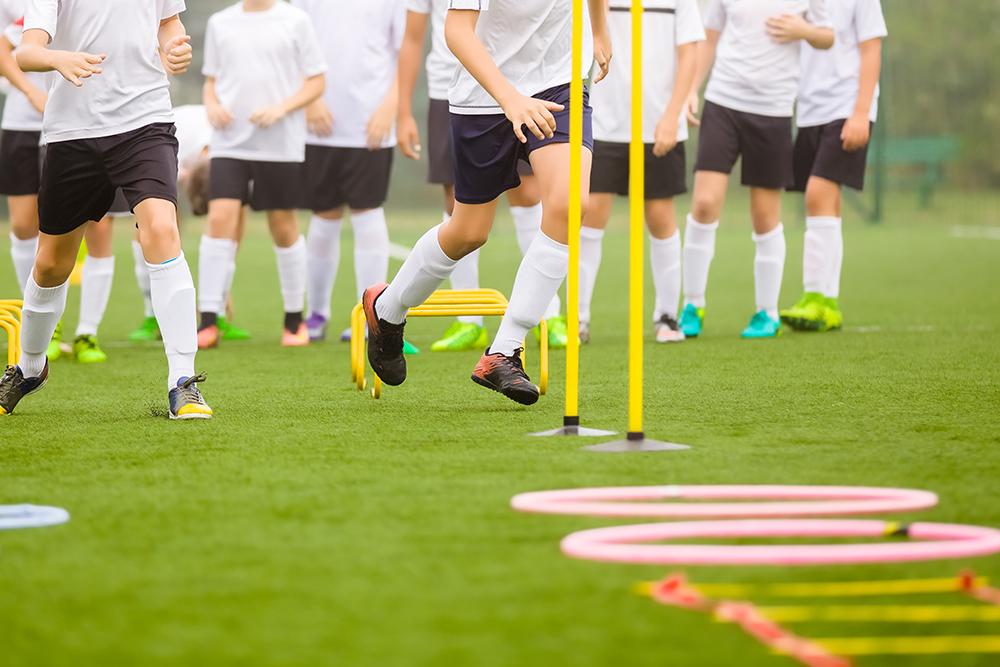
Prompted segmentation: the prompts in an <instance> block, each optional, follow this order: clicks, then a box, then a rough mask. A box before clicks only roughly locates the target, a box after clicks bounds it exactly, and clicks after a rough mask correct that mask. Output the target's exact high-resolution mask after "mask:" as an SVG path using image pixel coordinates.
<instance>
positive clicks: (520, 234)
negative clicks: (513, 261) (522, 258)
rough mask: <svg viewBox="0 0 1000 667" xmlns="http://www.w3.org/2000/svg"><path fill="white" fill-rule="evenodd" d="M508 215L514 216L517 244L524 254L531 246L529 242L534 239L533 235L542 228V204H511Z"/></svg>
mask: <svg viewBox="0 0 1000 667" xmlns="http://www.w3.org/2000/svg"><path fill="white" fill-rule="evenodd" d="M510 215H511V217H512V218H514V233H515V234H516V235H517V245H518V246H520V247H521V254H522V255H525V254H527V252H528V248H530V247H531V242H532V241H534V240H535V235H536V234H538V232H539V231H540V230H541V228H542V205H541V204H535V205H534V206H511V207H510Z"/></svg>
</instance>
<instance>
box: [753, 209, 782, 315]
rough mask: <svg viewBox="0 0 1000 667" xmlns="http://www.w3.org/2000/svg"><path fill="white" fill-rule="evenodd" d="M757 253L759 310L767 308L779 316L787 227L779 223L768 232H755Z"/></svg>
mask: <svg viewBox="0 0 1000 667" xmlns="http://www.w3.org/2000/svg"><path fill="white" fill-rule="evenodd" d="M753 242H754V243H755V244H756V245H757V254H756V256H755V257H754V262H753V277H754V291H755V294H756V297H757V310H758V311H760V310H766V311H767V314H768V315H770V316H771V317H773V318H775V319H777V318H778V299H779V298H780V297H781V277H782V275H783V274H784V272H785V227H784V225H782V224H780V223H779V224H778V226H777V227H775V228H774V229H772V230H771V231H769V232H768V233H766V234H754V235H753Z"/></svg>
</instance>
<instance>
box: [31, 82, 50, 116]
mask: <svg viewBox="0 0 1000 667" xmlns="http://www.w3.org/2000/svg"><path fill="white" fill-rule="evenodd" d="M27 98H28V101H29V102H31V106H32V107H34V109H35V111H37V112H38V113H45V105H46V104H48V102H49V95H48V93H46V92H45V91H44V90H41V89H39V88H34V87H32V89H31V91H30V92H29V93H28V95H27Z"/></svg>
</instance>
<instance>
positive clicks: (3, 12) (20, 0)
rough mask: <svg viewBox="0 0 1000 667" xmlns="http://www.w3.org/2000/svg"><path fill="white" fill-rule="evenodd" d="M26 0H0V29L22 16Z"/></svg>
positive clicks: (26, 3) (26, 4)
mask: <svg viewBox="0 0 1000 667" xmlns="http://www.w3.org/2000/svg"><path fill="white" fill-rule="evenodd" d="M27 7H28V0H0V30H3V29H4V28H6V27H7V26H9V25H10V24H12V23H14V22H15V21H20V20H21V19H22V18H24V10H25V9H27Z"/></svg>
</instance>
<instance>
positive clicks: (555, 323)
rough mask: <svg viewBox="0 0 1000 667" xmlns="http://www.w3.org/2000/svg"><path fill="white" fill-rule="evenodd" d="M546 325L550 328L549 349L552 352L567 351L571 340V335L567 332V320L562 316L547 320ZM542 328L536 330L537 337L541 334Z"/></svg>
mask: <svg viewBox="0 0 1000 667" xmlns="http://www.w3.org/2000/svg"><path fill="white" fill-rule="evenodd" d="M545 324H547V325H548V327H549V349H550V350H564V349H566V341H567V340H568V338H569V334H568V332H567V330H566V318H565V317H563V316H562V315H557V316H555V317H550V318H549V319H547V320H545ZM540 332H541V327H539V328H538V329H536V330H535V335H536V337H539V336H540V335H541V334H540Z"/></svg>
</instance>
